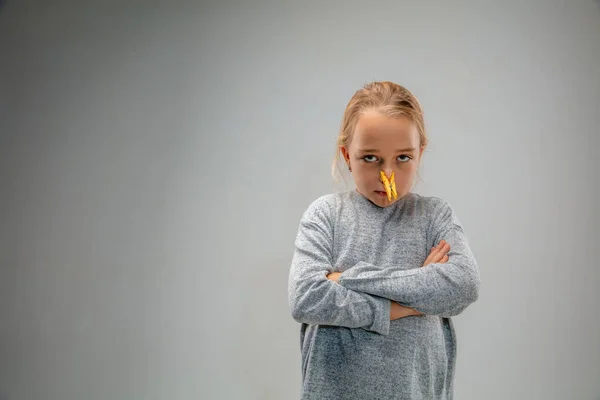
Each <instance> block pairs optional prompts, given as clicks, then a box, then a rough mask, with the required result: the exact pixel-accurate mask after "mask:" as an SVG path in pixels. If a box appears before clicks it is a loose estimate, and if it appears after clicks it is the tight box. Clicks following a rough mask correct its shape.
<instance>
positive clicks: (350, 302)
mask: <svg viewBox="0 0 600 400" xmlns="http://www.w3.org/2000/svg"><path fill="white" fill-rule="evenodd" d="M289 293H290V296H289V302H290V307H291V311H292V317H293V318H294V319H295V320H296V321H298V322H301V323H307V324H313V325H334V326H343V327H347V328H363V329H366V330H370V331H373V332H377V333H380V334H384V335H386V334H388V332H389V324H390V322H389V321H390V307H391V302H390V300H388V299H385V298H382V297H377V296H372V295H369V294H366V293H358V292H355V291H353V290H350V289H347V288H344V287H342V286H340V285H338V284H336V283H334V282H332V281H330V280H328V279H327V278H326V277H325V274H324V273H312V274H309V275H307V274H305V275H304V276H303V277H301V278H299V279H292V280H291V281H290V291H289Z"/></svg>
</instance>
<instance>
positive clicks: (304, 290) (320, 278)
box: [288, 198, 391, 335]
mask: <svg viewBox="0 0 600 400" xmlns="http://www.w3.org/2000/svg"><path fill="white" fill-rule="evenodd" d="M332 220H333V218H332V213H331V211H330V206H329V204H328V203H327V202H326V201H325V200H324V199H323V198H321V199H319V200H317V201H315V202H313V204H311V206H310V207H309V208H308V210H307V211H306V212H305V213H304V215H303V217H302V219H301V221H300V227H299V230H298V234H297V237H296V242H295V246H296V248H295V252H294V256H293V259H292V265H291V269H290V274H289V281H288V295H289V304H290V308H291V312H292V317H293V318H294V319H295V320H296V321H298V322H301V323H307V324H314V325H335V326H343V327H348V328H363V329H365V330H369V331H373V332H376V333H379V334H382V335H387V334H388V333H389V328H390V306H391V302H390V300H388V299H385V298H382V297H378V296H373V295H369V294H366V293H358V292H356V291H353V290H351V289H348V288H345V287H342V286H340V285H339V284H337V283H335V282H333V281H331V280H329V279H327V275H328V274H329V273H330V272H334V271H333V267H332V258H333V257H332V254H333V252H332V249H333V221H332Z"/></svg>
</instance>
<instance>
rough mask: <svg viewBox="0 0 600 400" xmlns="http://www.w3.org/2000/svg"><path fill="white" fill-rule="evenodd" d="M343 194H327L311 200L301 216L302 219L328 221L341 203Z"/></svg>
mask: <svg viewBox="0 0 600 400" xmlns="http://www.w3.org/2000/svg"><path fill="white" fill-rule="evenodd" d="M344 196H345V193H328V194H324V195H321V196H319V197H317V198H316V199H315V200H313V201H312V202H311V203H310V204H309V205H308V207H307V208H306V210H305V211H304V214H303V216H302V218H303V219H329V218H331V216H332V215H333V214H334V213H335V210H336V209H337V208H338V207H339V205H340V204H341V202H342V201H343V197H344Z"/></svg>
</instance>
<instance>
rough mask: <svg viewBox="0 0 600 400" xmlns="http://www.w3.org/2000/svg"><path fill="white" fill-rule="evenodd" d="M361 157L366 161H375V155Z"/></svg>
mask: <svg viewBox="0 0 600 400" xmlns="http://www.w3.org/2000/svg"><path fill="white" fill-rule="evenodd" d="M362 159H363V160H364V161H365V162H368V163H372V162H375V161H377V157H375V156H364V157H363V158H362Z"/></svg>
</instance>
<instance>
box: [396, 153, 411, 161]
mask: <svg viewBox="0 0 600 400" xmlns="http://www.w3.org/2000/svg"><path fill="white" fill-rule="evenodd" d="M410 160H412V158H411V157H410V156H407V155H404V154H403V155H401V156H398V161H400V162H408V161H410Z"/></svg>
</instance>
